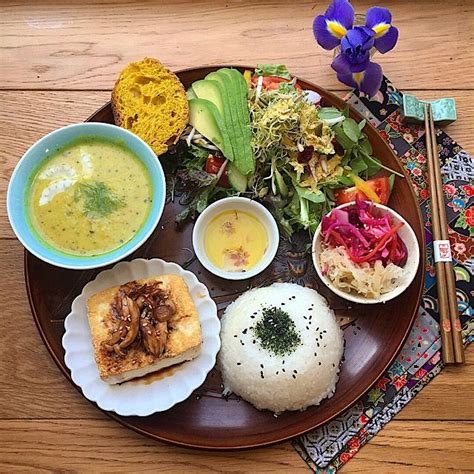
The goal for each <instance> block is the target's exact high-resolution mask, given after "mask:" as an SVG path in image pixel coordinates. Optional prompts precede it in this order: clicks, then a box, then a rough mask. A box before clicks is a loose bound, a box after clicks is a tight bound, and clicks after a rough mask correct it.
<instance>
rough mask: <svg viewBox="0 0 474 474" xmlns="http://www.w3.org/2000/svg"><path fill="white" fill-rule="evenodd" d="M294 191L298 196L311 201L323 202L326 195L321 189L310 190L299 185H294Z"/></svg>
mask: <svg viewBox="0 0 474 474" xmlns="http://www.w3.org/2000/svg"><path fill="white" fill-rule="evenodd" d="M295 189H296V192H297V193H298V196H299V197H300V198H304V199H307V200H308V201H311V202H324V201H325V200H326V196H325V195H324V193H323V192H321V191H316V192H313V191H310V190H308V189H305V188H302V187H301V186H297V185H295Z"/></svg>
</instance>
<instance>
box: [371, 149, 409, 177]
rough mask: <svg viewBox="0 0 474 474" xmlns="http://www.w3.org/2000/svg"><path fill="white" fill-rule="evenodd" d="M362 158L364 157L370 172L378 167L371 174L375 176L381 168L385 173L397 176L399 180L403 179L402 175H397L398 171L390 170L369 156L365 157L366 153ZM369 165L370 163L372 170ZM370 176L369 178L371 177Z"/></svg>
mask: <svg viewBox="0 0 474 474" xmlns="http://www.w3.org/2000/svg"><path fill="white" fill-rule="evenodd" d="M363 157H364V159H365V162H366V163H367V165H369V169H370V170H372V169H375V168H377V167H378V168H377V170H376V171H374V172H373V173H372V174H375V173H376V172H377V171H379V170H380V168H382V169H384V170H385V171H388V172H390V173H393V174H394V175H396V176H398V177H399V178H405V176H403V174H402V173H399V172H398V171H395V170H392V169H391V168H389V167H388V166H385V165H383V164H382V163H381V162H380V161H379V160H377V159H376V158H374V157H373V156H370V155H367V154H366V153H363ZM370 163H372V166H373V168H370ZM369 173H370V171H369ZM372 174H370V176H372Z"/></svg>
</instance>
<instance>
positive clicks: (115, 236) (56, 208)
mask: <svg viewBox="0 0 474 474" xmlns="http://www.w3.org/2000/svg"><path fill="white" fill-rule="evenodd" d="M151 198H152V189H151V184H150V177H149V175H148V172H147V170H146V169H145V167H144V165H143V164H142V163H141V162H140V160H139V159H138V158H137V157H136V156H135V155H134V154H133V153H132V152H131V151H129V150H127V149H126V148H125V147H124V146H122V145H120V144H117V143H114V142H111V141H107V140H104V139H97V138H87V137H82V138H80V139H79V140H76V141H74V142H73V143H71V144H70V145H68V146H66V147H64V148H61V149H60V150H58V151H57V152H56V153H54V154H52V155H51V156H50V157H49V158H48V159H46V160H45V162H44V163H43V164H42V165H41V166H40V167H39V168H38V169H37V171H36V172H35V174H34V176H33V179H32V184H31V188H30V193H29V199H28V205H29V215H30V219H31V223H32V225H33V227H34V228H35V229H36V231H37V232H38V234H39V235H40V236H41V237H42V238H43V239H44V240H45V241H46V242H47V243H48V244H50V245H51V246H52V247H54V248H56V249H58V250H61V251H63V252H65V253H69V254H74V255H100V254H103V253H106V252H110V251H112V250H114V249H116V248H118V247H120V246H121V245H123V244H125V243H126V242H127V241H129V240H130V239H131V238H132V237H133V236H134V235H135V234H136V232H138V230H139V229H140V227H141V226H142V225H143V223H144V222H145V220H146V218H147V216H148V213H149V210H150V207H151Z"/></svg>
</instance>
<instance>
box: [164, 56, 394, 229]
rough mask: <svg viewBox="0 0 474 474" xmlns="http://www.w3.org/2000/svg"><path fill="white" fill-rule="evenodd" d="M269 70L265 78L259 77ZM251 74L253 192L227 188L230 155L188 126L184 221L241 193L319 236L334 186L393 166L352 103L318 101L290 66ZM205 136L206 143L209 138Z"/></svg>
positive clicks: (182, 170)
mask: <svg viewBox="0 0 474 474" xmlns="http://www.w3.org/2000/svg"><path fill="white" fill-rule="evenodd" d="M239 74H240V73H239ZM261 75H263V76H265V77H264V79H265V81H264V82H262V81H261V79H260V81H258V77H257V76H261ZM251 76H252V75H251V74H250V73H249V72H246V73H245V75H244V77H246V80H247V84H248V87H249V89H248V111H249V116H250V128H251V146H252V153H253V156H254V159H255V171H254V172H253V173H250V174H249V175H247V176H246V178H247V190H246V191H244V192H240V193H239V192H238V191H237V190H236V189H233V188H232V187H231V186H230V187H228V185H227V186H224V185H222V182H221V181H222V180H220V177H221V175H222V173H226V172H227V170H226V165H227V160H226V159H225V157H223V156H222V154H221V153H220V151H219V150H217V149H215V147H212V143H211V142H210V140H209V142H208V145H207V146H205V147H203V146H196V145H194V144H191V146H189V147H188V146H186V141H187V142H188V143H197V142H196V141H195V140H194V139H193V136H195V130H194V129H191V127H188V129H187V130H186V131H185V133H184V134H183V136H182V137H181V138H182V141H181V143H180V147H181V148H182V150H181V151H180V152H179V154H180V163H179V165H178V169H177V172H176V174H175V179H176V183H175V184H176V189H178V188H179V189H180V192H182V193H183V196H184V197H183V198H182V200H181V203H182V204H184V205H185V206H186V207H185V209H184V210H183V211H182V212H181V213H180V214H179V215H178V216H177V219H176V220H177V222H182V221H183V220H184V219H186V218H188V217H194V216H195V215H196V213H200V212H202V210H203V209H204V208H205V207H206V206H207V205H208V204H209V203H210V202H212V201H213V200H216V199H218V198H221V197H224V196H231V195H236V194H240V195H243V196H246V197H250V198H255V199H259V200H260V201H262V202H263V203H265V204H266V205H267V207H268V208H269V209H270V210H271V212H272V213H273V216H274V217H275V219H276V220H277V222H278V224H279V226H280V228H281V229H282V230H283V232H284V233H285V234H286V235H288V236H290V235H291V234H292V233H293V232H294V231H296V230H299V229H306V230H309V232H310V233H313V232H314V231H315V229H316V227H317V226H318V224H319V222H320V221H321V219H322V217H323V216H324V215H325V214H326V213H327V212H328V211H329V210H330V209H331V208H332V207H334V204H335V195H334V190H336V189H339V188H341V187H346V186H354V184H355V182H356V181H355V180H354V177H360V178H362V179H367V178H369V177H371V176H373V175H374V174H376V173H377V172H378V171H380V170H381V169H387V168H386V167H385V166H384V165H383V164H382V163H380V161H379V160H377V159H376V158H374V157H373V156H372V147H371V145H370V142H369V140H368V138H367V136H366V135H365V133H364V132H363V129H364V126H365V124H366V121H365V120H362V121H361V122H360V123H357V122H356V121H355V120H354V119H352V118H350V117H349V109H348V107H347V108H346V109H345V110H343V111H340V110H338V109H336V108H334V107H322V106H321V104H320V103H316V104H314V103H311V102H310V101H309V100H307V97H306V94H305V92H304V91H302V90H301V88H300V87H299V86H298V85H297V84H296V83H295V81H294V80H291V76H290V75H289V73H288V70H287V69H286V67H285V66H283V65H269V64H261V65H259V66H258V67H257V69H256V70H255V72H254V75H253V77H251ZM256 79H257V80H256ZM257 83H260V84H259V85H257ZM262 85H263V87H262ZM204 138H205V137H204ZM199 140H200V141H199V143H200V145H202V143H203V142H202V140H203V137H202V136H201V135H199ZM183 144H184V146H183ZM213 148H214V150H213ZM209 154H211V155H213V156H214V157H218V158H220V159H221V163H222V165H221V167H220V169H219V173H218V174H216V173H217V172H215V173H214V172H212V173H210V172H208V171H206V169H208V166H207V162H208V160H209V159H210V158H209ZM227 168H228V166H227ZM389 171H391V172H392V173H395V172H394V171H392V170H389ZM395 174H398V173H395ZM244 178H245V177H244ZM359 181H360V180H359ZM218 183H219V185H218ZM231 184H232V183H231ZM244 184H245V183H244ZM174 189H175V186H173V190H174ZM243 189H245V187H244V188H243Z"/></svg>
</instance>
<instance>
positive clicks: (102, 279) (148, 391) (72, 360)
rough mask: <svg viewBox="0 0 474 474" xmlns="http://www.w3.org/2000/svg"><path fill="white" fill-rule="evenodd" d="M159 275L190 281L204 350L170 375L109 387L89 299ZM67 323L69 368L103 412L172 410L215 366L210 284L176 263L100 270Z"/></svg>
mask: <svg viewBox="0 0 474 474" xmlns="http://www.w3.org/2000/svg"><path fill="white" fill-rule="evenodd" d="M156 275H179V276H180V277H182V278H183V279H184V281H185V282H186V284H187V285H188V288H189V292H190V294H191V297H192V299H193V301H194V304H195V305H196V309H197V312H198V315H199V322H200V323H201V331H202V346H201V352H200V353H199V355H198V356H197V357H196V358H195V359H193V360H191V361H188V362H185V363H184V364H181V365H180V366H178V368H177V369H176V371H175V372H174V373H173V374H172V375H169V376H168V377H164V378H162V379H157V380H153V381H152V382H150V383H140V382H134V381H133V380H130V381H129V382H125V383H122V384H116V385H109V384H108V383H106V382H104V381H103V380H102V379H101V378H100V376H99V371H98V369H97V365H96V363H95V359H94V348H93V346H92V338H91V330H90V327H89V322H88V319H87V300H88V299H89V298H90V297H91V296H92V295H94V294H95V293H97V292H99V291H101V290H104V289H105V288H110V287H112V286H117V285H121V284H123V283H126V282H128V281H131V280H137V279H140V278H149V277H152V276H156ZM64 326H65V329H66V332H65V333H64V336H63V339H62V343H63V347H64V350H65V354H64V362H65V363H66V365H67V367H68V368H69V370H70V371H71V377H72V380H73V381H74V383H75V384H76V385H78V386H79V387H80V388H81V390H82V393H83V394H84V396H85V397H86V398H88V399H89V400H91V401H93V402H95V403H97V405H98V406H99V407H100V408H102V410H108V411H113V412H115V413H117V414H118V415H122V416H148V415H151V414H153V413H156V412H160V411H165V410H168V409H169V408H171V407H172V406H173V405H175V404H176V403H179V402H182V401H183V400H186V398H188V397H189V396H190V395H191V393H192V392H193V390H195V389H196V388H198V387H199V386H200V385H202V383H203V382H204V380H205V379H206V376H207V374H208V372H209V371H210V370H211V369H212V368H213V367H214V365H215V363H216V356H217V353H218V352H219V349H220V346H221V341H220V338H219V332H220V327H221V326H220V322H219V318H218V317H217V308H216V304H215V303H214V301H213V300H212V299H211V297H210V295H209V292H208V291H207V288H206V287H205V286H204V285H203V284H202V283H200V282H199V280H198V279H197V278H196V276H195V275H194V274H193V273H191V272H189V271H186V270H183V269H182V268H181V267H180V266H179V265H177V264H176V263H171V262H165V261H163V260H160V259H158V258H155V259H152V260H145V259H142V258H138V259H135V260H132V261H131V262H120V263H118V264H117V265H115V266H114V267H113V268H112V269H110V270H105V271H103V272H101V273H99V274H98V275H97V277H96V278H95V279H94V280H92V281H90V282H89V283H87V285H86V286H85V287H84V289H83V290H82V293H81V294H80V295H79V296H78V297H77V298H76V299H75V300H74V302H73V303H72V308H71V312H70V313H69V315H68V317H67V318H66V320H65V322H64Z"/></svg>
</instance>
